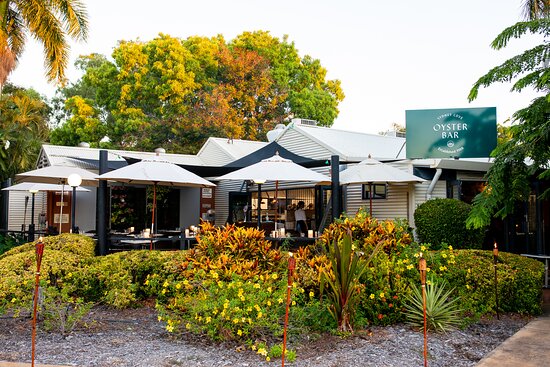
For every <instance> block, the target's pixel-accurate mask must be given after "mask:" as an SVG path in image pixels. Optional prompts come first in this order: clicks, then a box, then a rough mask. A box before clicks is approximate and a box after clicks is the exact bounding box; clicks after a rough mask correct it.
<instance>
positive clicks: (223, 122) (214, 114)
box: [52, 31, 344, 153]
mask: <svg viewBox="0 0 550 367" xmlns="http://www.w3.org/2000/svg"><path fill="white" fill-rule="evenodd" d="M112 56H113V61H109V60H107V59H106V58H105V57H103V56H101V55H89V56H86V57H81V58H80V59H79V61H78V66H79V67H80V68H81V69H82V70H83V71H84V75H83V77H82V78H81V79H80V80H78V81H77V82H76V83H74V84H72V85H71V86H70V87H68V88H64V89H62V90H60V98H59V100H58V101H57V105H56V107H55V110H56V116H58V120H59V121H62V123H66V124H71V123H75V122H76V121H78V122H79V123H80V124H81V125H79V126H84V125H89V126H93V125H94V124H96V123H97V126H101V127H102V128H104V130H101V133H102V134H103V132H105V134H106V135H107V136H108V137H109V139H110V141H111V143H110V145H111V147H117V148H133V149H143V150H152V149H154V148H156V147H158V146H161V145H162V146H163V147H164V148H165V149H167V150H168V151H171V152H177V153H194V152H196V151H198V149H199V148H200V146H201V145H202V144H203V143H204V141H205V140H206V139H207V138H208V137H209V136H223V137H229V138H236V139H251V140H263V139H265V135H266V133H267V132H268V131H269V130H271V129H272V128H273V127H274V126H275V125H276V124H277V123H281V122H283V121H287V120H289V119H290V118H292V117H293V116H300V117H303V118H312V119H317V120H319V121H321V122H322V124H324V125H326V126H330V125H331V124H332V122H333V120H334V118H335V117H336V116H337V114H338V109H337V106H338V103H339V102H340V101H341V100H342V99H343V97H344V96H343V93H342V90H341V88H340V84H339V81H337V80H335V81H330V80H329V81H327V80H325V79H326V70H325V69H324V68H323V67H322V66H321V64H320V62H319V60H314V59H312V58H310V57H308V56H306V57H304V58H300V57H299V55H298V51H297V50H296V48H295V47H294V44H292V43H289V42H288V41H287V39H286V37H285V38H284V39H283V40H280V39H278V38H276V37H273V36H271V35H270V34H269V33H268V32H264V31H258V32H254V33H250V32H245V33H243V34H242V35H240V36H238V37H237V38H235V39H234V40H233V41H231V42H226V41H225V40H224V38H223V37H222V36H217V37H213V38H206V37H198V36H194V37H189V38H187V39H186V40H181V39H178V38H174V37H170V36H168V35H163V34H160V35H159V36H158V37H157V38H155V39H153V40H151V41H148V42H140V41H125V42H120V43H119V45H118V47H117V48H116V49H115V50H114V52H113V55H112ZM77 95H80V96H81V97H82V98H83V100H84V101H85V102H86V104H87V105H88V106H90V107H91V108H92V110H93V111H94V114H93V116H91V115H89V114H87V113H86V112H88V110H86V109H80V110H79V109H75V108H70V107H71V105H70V104H67V103H60V102H61V101H63V102H65V100H64V99H69V98H74V97H76V96H77ZM90 118H92V120H91V121H90V120H89V119H90ZM96 118H97V119H99V122H96V121H95V119H96ZM65 121H67V122H65ZM82 124H84V125H82ZM85 132H86V129H81V130H79V132H76V133H75V126H72V127H71V126H68V127H67V128H62V127H61V124H60V125H59V127H58V131H57V132H55V133H54V134H53V135H52V139H53V137H55V139H54V140H55V142H59V143H61V142H62V143H65V142H74V141H77V140H79V141H82V140H85V139H84V138H87V137H88V136H89V134H88V135H86V134H85ZM73 135H75V136H73ZM77 137H78V138H79V139H77ZM94 138H97V137H94ZM52 142H53V141H52ZM91 143H92V144H93V142H91Z"/></svg>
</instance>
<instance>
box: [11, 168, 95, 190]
mask: <svg viewBox="0 0 550 367" xmlns="http://www.w3.org/2000/svg"><path fill="white" fill-rule="evenodd" d="M73 173H76V174H78V175H79V176H80V177H82V184H81V185H82V186H97V185H98V182H97V177H98V176H97V175H96V174H95V173H92V172H90V171H88V170H85V169H82V168H78V167H69V166H48V167H44V168H39V169H35V170H33V171H28V172H24V173H19V174H17V175H15V178H16V180H17V182H36V183H50V184H60V185H66V184H67V182H68V181H67V180H68V177H69V175H71V174H73Z"/></svg>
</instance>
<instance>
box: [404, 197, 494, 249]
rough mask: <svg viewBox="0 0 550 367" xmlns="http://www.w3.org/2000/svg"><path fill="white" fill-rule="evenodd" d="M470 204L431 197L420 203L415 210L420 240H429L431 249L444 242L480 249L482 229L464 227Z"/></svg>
mask: <svg viewBox="0 0 550 367" xmlns="http://www.w3.org/2000/svg"><path fill="white" fill-rule="evenodd" d="M470 210H471V207H470V205H469V204H467V203H465V202H462V201H460V200H457V199H432V200H428V201H426V202H424V203H422V204H420V205H419V206H418V207H417V208H416V210H415V212H414V222H415V224H416V233H417V235H418V238H419V240H420V242H425V243H430V244H431V245H432V248H433V249H436V250H437V249H439V248H442V247H444V246H445V245H447V244H452V245H453V246H454V247H456V248H481V246H482V243H483V238H484V232H483V229H482V228H478V229H468V228H466V219H467V218H468V215H469V214H470Z"/></svg>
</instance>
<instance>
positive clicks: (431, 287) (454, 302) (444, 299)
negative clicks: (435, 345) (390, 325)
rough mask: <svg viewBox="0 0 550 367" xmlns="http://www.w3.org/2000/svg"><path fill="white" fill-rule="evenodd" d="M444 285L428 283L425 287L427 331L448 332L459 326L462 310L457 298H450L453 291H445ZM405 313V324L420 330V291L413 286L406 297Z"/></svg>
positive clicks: (421, 317)
mask: <svg viewBox="0 0 550 367" xmlns="http://www.w3.org/2000/svg"><path fill="white" fill-rule="evenodd" d="M445 286H446V283H445V282H442V283H441V284H437V283H434V282H429V284H427V285H426V322H427V326H428V329H429V330H434V331H444V332H445V331H449V330H453V329H455V328H457V327H458V326H460V323H461V313H462V310H461V309H460V308H459V305H458V300H459V298H452V297H451V294H452V292H453V289H450V290H446V289H445ZM406 299H407V302H406V303H405V309H406V311H405V313H406V315H407V320H408V321H407V323H408V324H409V325H412V326H417V327H420V328H423V327H424V311H423V302H422V291H421V289H420V288H419V287H418V286H417V285H416V284H413V286H412V292H411V294H410V295H407V296H406Z"/></svg>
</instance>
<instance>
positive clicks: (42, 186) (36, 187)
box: [2, 182, 90, 192]
mask: <svg viewBox="0 0 550 367" xmlns="http://www.w3.org/2000/svg"><path fill="white" fill-rule="evenodd" d="M63 187H64V186H63V185H56V184H47V183H33V182H21V183H18V184H15V185H12V186H8V187H5V188H3V189H2V190H6V191H31V190H33V191H63ZM76 191H83V192H87V191H90V190H88V189H85V188H83V187H80V186H78V187H77V188H76Z"/></svg>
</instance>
